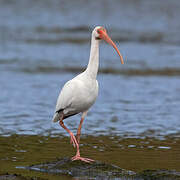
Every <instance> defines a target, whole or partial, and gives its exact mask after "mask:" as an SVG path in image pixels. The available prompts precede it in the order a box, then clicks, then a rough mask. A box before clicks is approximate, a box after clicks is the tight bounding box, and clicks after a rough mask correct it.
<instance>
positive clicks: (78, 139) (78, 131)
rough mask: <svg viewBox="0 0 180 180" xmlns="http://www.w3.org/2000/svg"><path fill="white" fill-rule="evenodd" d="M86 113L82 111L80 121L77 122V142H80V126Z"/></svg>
mask: <svg viewBox="0 0 180 180" xmlns="http://www.w3.org/2000/svg"><path fill="white" fill-rule="evenodd" d="M86 114H87V111H86V112H83V114H82V117H81V121H80V124H79V127H78V130H77V134H76V139H77V142H78V144H79V143H80V136H81V127H82V123H83V121H84V118H85V116H86Z"/></svg>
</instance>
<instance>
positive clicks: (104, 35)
mask: <svg viewBox="0 0 180 180" xmlns="http://www.w3.org/2000/svg"><path fill="white" fill-rule="evenodd" d="M101 39H104V40H105V41H106V42H107V43H109V44H110V45H111V46H112V47H113V48H114V49H115V50H116V52H117V53H118V55H119V57H120V60H121V64H124V60H123V57H122V55H121V53H120V52H119V50H118V48H117V47H116V45H115V44H114V42H113V41H112V40H111V38H110V37H109V36H108V34H107V33H106V32H105V31H101Z"/></svg>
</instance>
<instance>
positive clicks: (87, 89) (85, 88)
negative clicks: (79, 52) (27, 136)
mask: <svg viewBox="0 0 180 180" xmlns="http://www.w3.org/2000/svg"><path fill="white" fill-rule="evenodd" d="M101 39H103V40H105V41H106V42H108V43H109V44H110V45H111V46H113V47H114V48H115V50H116V51H117V53H118V55H119V56H120V60H121V63H122V64H124V62H123V58H122V56H121V54H120V52H119V50H118V49H117V47H116V45H115V44H114V43H113V41H112V40H111V39H110V37H109V36H108V35H107V33H106V30H105V28H103V27H102V26H97V27H96V28H95V29H94V30H93V32H92V37H91V50H90V57H89V63H88V66H87V68H86V70H85V71H84V72H83V73H81V74H79V75H78V76H76V77H74V78H73V79H71V80H69V81H68V82H66V84H65V85H64V87H63V88H62V90H61V92H60V94H59V97H58V100H57V104H56V110H55V114H54V117H53V122H57V121H59V124H60V126H61V127H63V128H64V129H65V130H66V131H67V132H68V133H69V135H70V137H71V143H72V144H73V146H74V147H76V148H77V152H76V155H75V156H74V157H72V159H71V160H72V161H74V160H81V161H85V162H91V161H94V160H92V159H89V158H83V157H81V156H80V150H79V143H80V134H81V127H82V123H83V120H84V118H85V116H86V114H87V112H88V110H89V108H90V107H91V106H92V105H93V104H94V102H95V100H96V97H97V95H98V82H97V80H96V76H97V72H98V67H99V42H100V40H101ZM79 113H82V116H81V121H80V124H79V127H78V130H77V135H76V137H75V136H74V134H73V133H72V132H71V131H70V130H69V129H68V128H67V127H66V126H65V125H64V122H63V120H64V119H66V118H68V117H70V116H73V115H76V114H79Z"/></svg>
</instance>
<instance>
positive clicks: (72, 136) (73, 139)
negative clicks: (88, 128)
mask: <svg viewBox="0 0 180 180" xmlns="http://www.w3.org/2000/svg"><path fill="white" fill-rule="evenodd" d="M86 113H87V112H86ZM83 114H84V116H83V115H82V118H81V122H80V125H79V128H78V132H79V139H80V132H81V126H82V123H83V120H84V117H85V115H86V114H85V113H83ZM59 124H60V126H61V127H63V128H64V129H65V130H66V131H67V132H68V133H69V134H70V136H71V142H72V143H73V146H74V147H76V148H77V152H76V155H75V156H74V157H72V158H71V160H72V161H75V160H81V161H84V162H88V163H90V162H92V161H94V160H92V159H89V158H83V157H81V156H80V150H79V143H78V142H77V140H76V138H75V136H74V134H73V133H72V132H71V131H70V130H69V129H68V128H67V127H66V126H65V125H64V123H63V117H62V118H61V119H60V121H59Z"/></svg>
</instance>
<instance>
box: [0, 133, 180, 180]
mask: <svg viewBox="0 0 180 180" xmlns="http://www.w3.org/2000/svg"><path fill="white" fill-rule="evenodd" d="M81 143H82V144H81V146H80V148H81V154H82V156H84V157H89V158H92V159H95V160H97V161H100V162H101V163H103V162H105V163H106V164H108V165H112V164H113V165H115V166H117V167H120V168H122V169H127V170H130V171H134V172H136V173H140V172H141V173H142V172H143V171H145V170H147V169H150V170H152V169H153V170H158V169H166V170H176V171H177V172H178V171H180V166H179V162H180V152H179V149H180V139H179V138H178V137H174V138H173V137H172V138H171V137H166V138H164V139H162V140H161V139H155V138H142V139H140V138H125V137H124V138H120V137H116V136H98V137H93V136H82V139H81ZM74 155H75V149H74V148H73V147H72V145H71V144H70V143H69V138H68V137H64V136H62V135H59V136H57V137H50V136H35V135H32V136H30V135H12V136H8V137H4V136H0V174H4V173H7V172H8V173H9V174H21V175H22V176H23V177H37V178H43V179H51V180H56V179H59V177H61V179H65V180H70V179H72V176H71V175H70V174H69V175H63V174H60V175H57V174H49V173H43V172H38V171H31V170H27V169H22V168H17V167H28V166H30V165H33V164H34V165H37V164H44V163H46V162H53V161H56V160H58V159H61V158H64V157H69V158H70V157H72V156H74ZM76 163H80V162H78V161H77V162H76ZM67 168H68V167H67ZM101 168H102V169H101V170H105V171H106V169H103V167H101ZM107 171H112V169H111V168H110V167H109V169H108V170H107ZM166 176H168V175H167V174H166Z"/></svg>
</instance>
